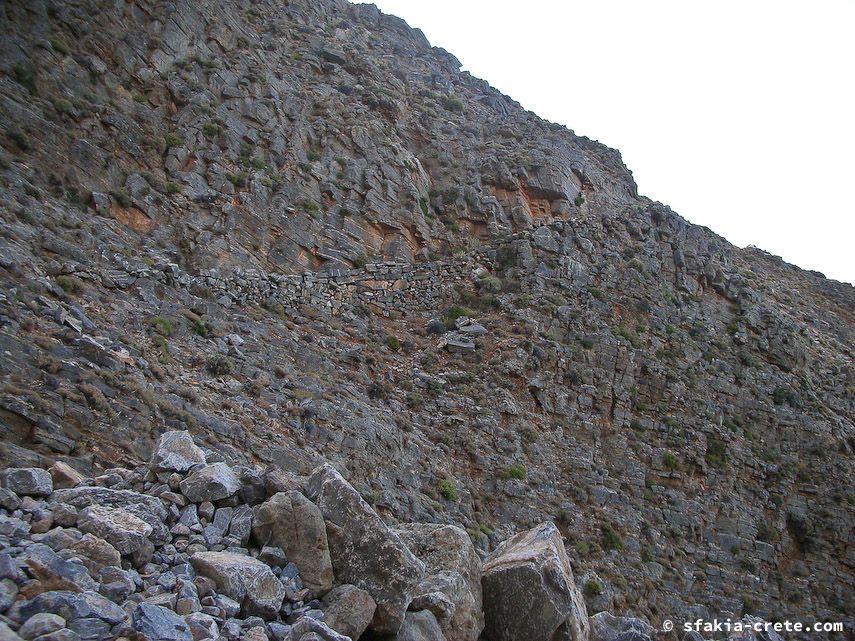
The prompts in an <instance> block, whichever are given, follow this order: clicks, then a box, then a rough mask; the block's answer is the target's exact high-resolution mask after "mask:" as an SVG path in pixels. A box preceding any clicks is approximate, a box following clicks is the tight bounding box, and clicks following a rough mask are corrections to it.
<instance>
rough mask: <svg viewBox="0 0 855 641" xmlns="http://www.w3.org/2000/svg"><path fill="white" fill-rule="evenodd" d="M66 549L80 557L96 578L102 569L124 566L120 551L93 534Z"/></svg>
mask: <svg viewBox="0 0 855 641" xmlns="http://www.w3.org/2000/svg"><path fill="white" fill-rule="evenodd" d="M65 549H67V550H69V551H70V552H71V553H72V554H74V555H75V556H77V557H79V558H80V560H81V561H82V562H83V565H85V566H86V569H87V570H89V573H90V574H91V575H92V576H94V577H97V576H98V574H99V573H100V572H101V570H102V568H105V567H110V566H120V565H121V564H122V557H121V555H120V554H119V551H118V550H117V549H116V548H114V547H113V546H112V545H110V543H108V542H107V541H105V540H104V539H102V538H100V537H97V536H94V535H92V534H84V535H83V536H82V537H81V538H80V539H79V540H78V541H75V542H74V543H72V544H71V545H69V546H68V547H67V548H65Z"/></svg>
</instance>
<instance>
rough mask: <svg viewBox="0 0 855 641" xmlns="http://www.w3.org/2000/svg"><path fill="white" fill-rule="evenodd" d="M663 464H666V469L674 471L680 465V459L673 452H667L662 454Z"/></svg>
mask: <svg viewBox="0 0 855 641" xmlns="http://www.w3.org/2000/svg"><path fill="white" fill-rule="evenodd" d="M662 465H664V466H665V469H668V470H671V471H672V472H673V471H674V470H676V469H677V468H678V467H680V461H678V460H677V457H676V456H674V454H672V453H671V452H665V454H664V455H663V456H662Z"/></svg>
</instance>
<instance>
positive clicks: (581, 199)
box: [573, 194, 585, 207]
mask: <svg viewBox="0 0 855 641" xmlns="http://www.w3.org/2000/svg"><path fill="white" fill-rule="evenodd" d="M573 203H574V204H575V205H576V206H577V207H581V206H582V205H584V204H585V197H584V196H583V195H582V194H579V195H578V196H576V198H575V199H574V200H573Z"/></svg>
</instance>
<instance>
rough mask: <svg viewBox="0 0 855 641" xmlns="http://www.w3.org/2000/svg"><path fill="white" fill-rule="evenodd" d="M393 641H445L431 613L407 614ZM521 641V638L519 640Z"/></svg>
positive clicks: (424, 611) (422, 611)
mask: <svg viewBox="0 0 855 641" xmlns="http://www.w3.org/2000/svg"><path fill="white" fill-rule="evenodd" d="M395 641H446V638H445V636H443V634H442V629H441V628H440V627H439V623H438V622H437V620H436V618H435V617H434V616H433V613H432V612H428V611H426V610H421V611H419V612H407V615H406V616H405V617H404V625H402V626H401V629H400V630H399V631H398V634H397V636H395ZM520 641H522V637H521V638H520Z"/></svg>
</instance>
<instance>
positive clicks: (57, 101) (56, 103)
mask: <svg viewBox="0 0 855 641" xmlns="http://www.w3.org/2000/svg"><path fill="white" fill-rule="evenodd" d="M53 108H54V110H55V111H56V112H57V113H58V114H70V113H71V112H72V111H74V105H73V104H71V101H70V100H66V99H65V98H54V100H53Z"/></svg>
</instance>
